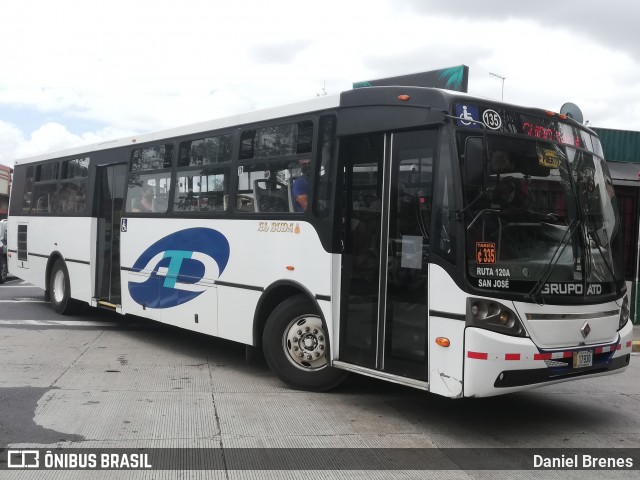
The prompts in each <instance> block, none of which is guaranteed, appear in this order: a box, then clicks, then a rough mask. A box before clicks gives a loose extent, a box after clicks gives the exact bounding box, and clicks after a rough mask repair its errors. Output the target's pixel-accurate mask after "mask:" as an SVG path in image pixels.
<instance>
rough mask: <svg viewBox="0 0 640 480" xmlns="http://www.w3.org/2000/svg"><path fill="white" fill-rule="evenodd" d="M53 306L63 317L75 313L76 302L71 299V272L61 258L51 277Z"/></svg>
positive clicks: (57, 261) (50, 289)
mask: <svg viewBox="0 0 640 480" xmlns="http://www.w3.org/2000/svg"><path fill="white" fill-rule="evenodd" d="M49 292H50V298H51V306H52V307H53V309H54V310H55V311H56V313H59V314H61V315H69V314H71V313H73V312H74V311H75V307H76V302H75V301H74V300H73V299H72V298H71V283H70V281H69V271H68V270H67V266H66V265H65V263H64V260H62V259H61V258H59V259H57V260H56V261H55V263H54V264H53V268H52V269H51V276H50V277H49Z"/></svg>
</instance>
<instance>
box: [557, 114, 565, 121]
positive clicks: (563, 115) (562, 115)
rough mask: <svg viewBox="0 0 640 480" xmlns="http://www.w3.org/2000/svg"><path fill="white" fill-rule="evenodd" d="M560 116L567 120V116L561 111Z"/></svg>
mask: <svg viewBox="0 0 640 480" xmlns="http://www.w3.org/2000/svg"><path fill="white" fill-rule="evenodd" d="M558 116H559V117H560V119H561V120H566V119H567V116H566V115H565V114H564V113H561V114H560V115H558Z"/></svg>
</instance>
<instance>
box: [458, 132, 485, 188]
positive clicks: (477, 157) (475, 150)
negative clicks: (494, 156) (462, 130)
mask: <svg viewBox="0 0 640 480" xmlns="http://www.w3.org/2000/svg"><path fill="white" fill-rule="evenodd" d="M483 140H484V139H483V138H482V137H468V138H467V140H466V141H465V145H464V164H463V172H464V179H463V180H464V183H465V185H471V186H474V185H475V186H481V185H484V172H485V160H484V159H485V155H484V141H483Z"/></svg>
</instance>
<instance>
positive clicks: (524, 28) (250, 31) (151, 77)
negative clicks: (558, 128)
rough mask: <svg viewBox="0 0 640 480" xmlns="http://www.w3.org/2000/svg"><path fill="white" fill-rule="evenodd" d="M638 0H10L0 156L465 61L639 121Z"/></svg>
mask: <svg viewBox="0 0 640 480" xmlns="http://www.w3.org/2000/svg"><path fill="white" fill-rule="evenodd" d="M639 19H640V3H638V2H631V1H627V0H608V1H607V2H590V1H585V0H537V1H536V2H513V1H491V0H485V1H478V0H457V1H455V2H450V1H445V0H367V1H361V0H323V1H322V2H309V1H300V0H296V1H289V0H269V1H264V0H227V1H224V2H223V1H214V0H180V1H168V0H153V1H151V0H109V1H108V2H100V4H98V2H92V1H86V0H55V1H50V0H20V1H12V2H3V3H2V6H1V7H0V163H5V164H8V165H11V164H13V161H14V159H16V158H22V157H25V156H29V155H33V154H38V153H43V152H47V151H53V150H59V149H62V148H67V147H72V146H76V145H81V144H87V143H93V142H96V141H101V140H106V139H113V138H119V137H123V136H128V135H131V134H137V133H142V132H149V131H154V130H159V129H164V128H170V127H174V126H180V125H184V124H189V123H194V122H198V121H202V120H207V119H213V118H218V117H223V116H227V115H231V114H235V113H241V112H247V111H251V110H255V109H259V108H265V107H272V106H277V105H282V104H286V103H291V102H295V101H299V100H305V99H308V98H313V97H315V96H316V95H318V94H319V93H321V92H322V91H323V88H324V89H326V91H327V92H328V93H329V94H333V93H339V92H340V91H342V90H346V89H349V88H350V87H351V84H352V82H354V81H359V80H368V79H374V78H381V77H387V76H396V75H402V74H408V73H415V72H420V71H424V70H432V69H437V68H442V67H449V66H454V65H460V64H465V65H468V66H469V67H470V78H469V92H470V93H471V94H475V95H480V96H484V97H489V98H494V99H500V96H501V89H502V82H501V80H499V79H498V78H495V77H492V76H490V75H489V73H490V72H493V73H497V74H499V75H502V76H505V77H506V80H505V82H504V98H505V101H508V102H510V103H516V104H522V105H528V106H536V107H542V108H547V109H552V110H555V111H558V110H559V109H560V107H561V105H562V104H563V103H565V102H573V103H575V104H577V105H579V106H580V108H581V109H582V111H583V113H584V116H585V119H588V120H589V122H590V124H591V125H592V126H596V127H605V128H618V129H626V130H640V28H638V26H637V25H636V24H637V22H638V21H639Z"/></svg>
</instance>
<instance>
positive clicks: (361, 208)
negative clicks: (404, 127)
mask: <svg viewBox="0 0 640 480" xmlns="http://www.w3.org/2000/svg"><path fill="white" fill-rule="evenodd" d="M435 145H436V133H435V132H433V131H415V132H402V133H393V134H374V135H366V136H358V137H351V138H347V139H345V140H344V142H343V149H342V154H343V161H344V166H345V185H346V192H345V195H346V208H345V234H344V235H345V242H344V243H345V252H344V255H343V268H342V272H343V273H342V274H343V278H342V288H343V290H342V306H341V308H342V315H341V332H340V347H339V349H340V351H339V359H340V360H342V361H344V362H349V363H353V364H356V365H360V366H364V367H367V368H373V369H377V370H383V371H386V372H389V373H393V374H397V375H402V376H405V377H411V378H416V379H420V380H425V381H426V380H427V358H428V357H427V321H428V308H427V298H428V296H427V291H428V282H427V280H428V279H427V263H428V248H429V226H430V218H431V198H432V168H433V160H434V151H435Z"/></svg>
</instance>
